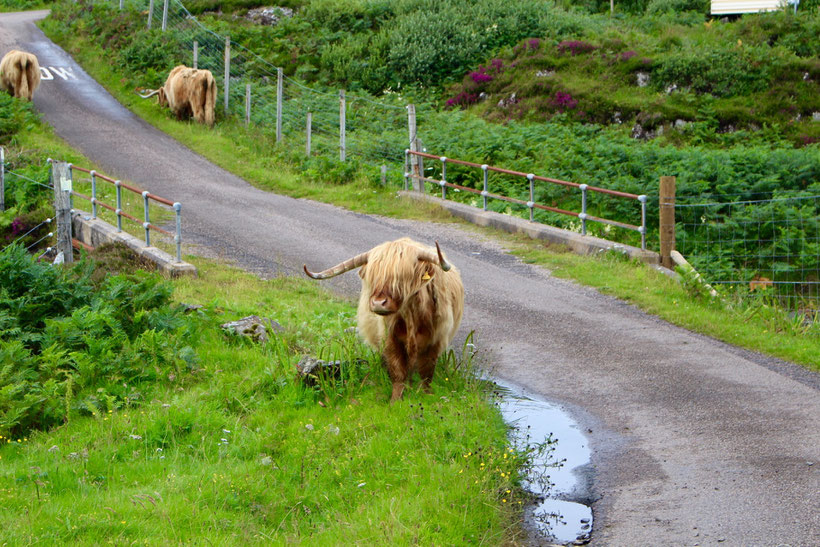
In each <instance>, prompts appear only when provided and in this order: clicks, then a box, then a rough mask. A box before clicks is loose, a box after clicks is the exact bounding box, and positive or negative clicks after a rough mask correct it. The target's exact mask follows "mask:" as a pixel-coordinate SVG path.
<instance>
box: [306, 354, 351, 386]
mask: <svg viewBox="0 0 820 547" xmlns="http://www.w3.org/2000/svg"><path fill="white" fill-rule="evenodd" d="M365 363H367V361H366V360H365V359H356V360H354V361H353V364H355V365H363V364H365ZM349 364H350V361H325V360H323V359H316V358H315V357H311V356H310V355H305V356H304V357H302V358H301V359H300V360H299V362H298V363H296V372H297V374H298V375H299V379H300V380H302V382H303V383H304V384H305V385H308V386H315V385H316V383H317V381H318V379H319V378H337V379H338V378H339V377H340V376H341V372H342V367H344V366H348V365H349Z"/></svg>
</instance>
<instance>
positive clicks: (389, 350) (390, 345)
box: [383, 337, 407, 403]
mask: <svg viewBox="0 0 820 547" xmlns="http://www.w3.org/2000/svg"><path fill="white" fill-rule="evenodd" d="M383 357H384V361H385V364H386V365H387V374H388V375H389V376H390V381H391V382H392V383H393V393H392V394H391V395H390V402H391V403H393V402H395V401H397V400H399V399H401V396H402V394H403V393H404V386H405V385H406V384H407V352H406V351H405V349H404V346H403V345H402V344H401V343H400V342H399V341H398V340H396V339H395V338H394V337H390V338H388V340H387V343H386V344H385V346H384V355H383Z"/></svg>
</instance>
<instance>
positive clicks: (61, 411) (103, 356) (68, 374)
mask: <svg viewBox="0 0 820 547" xmlns="http://www.w3.org/2000/svg"><path fill="white" fill-rule="evenodd" d="M92 270H93V264H91V263H90V262H88V261H82V262H80V263H78V264H77V265H76V266H74V267H73V268H72V269H66V270H64V269H61V268H55V267H53V266H51V265H50V264H47V263H40V262H36V261H35V260H34V259H32V258H31V257H30V256H29V255H27V254H26V252H25V250H24V249H23V248H22V247H20V246H19V245H11V246H8V247H6V248H5V249H3V250H2V251H0V386H2V387H0V434H1V435H3V436H4V437H9V435H17V436H19V435H22V434H25V433H26V432H27V431H29V430H31V429H47V428H49V427H52V426H55V425H58V424H60V423H63V422H64V421H66V420H68V419H69V416H70V415H71V414H72V413H73V412H82V413H89V414H95V415H97V414H99V413H100V412H103V411H105V410H111V409H113V408H115V407H118V406H122V405H125V404H128V401H129V400H130V401H134V400H137V399H138V398H140V397H141V396H142V395H141V394H140V391H139V390H141V389H147V388H149V386H146V385H144V382H147V381H151V382H156V381H168V379H169V378H175V377H176V376H178V375H179V374H181V373H182V372H184V371H186V370H190V369H191V368H192V367H193V366H194V365H195V355H194V353H193V350H192V349H191V345H190V343H191V341H192V339H193V337H194V336H195V334H196V329H195V328H194V327H193V322H194V321H195V320H194V319H191V318H187V317H185V316H183V315H182V314H181V312H180V311H179V310H178V309H176V308H173V307H172V306H171V302H170V296H171V288H170V285H169V284H167V283H166V282H164V281H162V280H161V278H160V277H158V276H156V275H148V274H145V273H144V272H142V273H140V272H137V273H135V274H132V275H117V276H113V277H108V278H107V279H105V281H103V283H102V284H101V285H100V286H99V287H96V286H94V284H93V283H92V282H91V278H90V276H91V272H92ZM169 375H170V376H169Z"/></svg>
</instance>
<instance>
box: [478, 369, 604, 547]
mask: <svg viewBox="0 0 820 547" xmlns="http://www.w3.org/2000/svg"><path fill="white" fill-rule="evenodd" d="M493 381H494V382H495V384H497V385H498V386H499V387H500V388H501V390H499V393H500V395H501V397H500V400H499V408H500V410H501V413H502V415H503V416H504V419H505V421H506V422H507V423H508V424H510V425H511V426H513V427H514V430H513V434H512V435H511V438H512V441H513V443H514V444H515V446H516V448H518V449H519V450H529V451H531V452H532V453H533V458H532V459H533V461H532V464H531V466H530V469H529V470H528V473H527V479H526V480H525V481H524V484H523V486H524V488H526V489H527V490H529V491H530V492H532V493H533V494H534V495H535V496H536V497H537V498H538V499H539V501H538V503H537V505H536V506H535V507H534V508H533V509H532V510H531V512H530V519H531V524H532V525H533V526H534V527H535V528H536V529H537V530H538V532H539V533H540V534H541V535H542V536H544V537H548V538H551V541H554V542H556V543H563V544H567V543H575V542H578V543H579V544H580V543H584V542H586V541H588V540H589V537H590V533H591V531H592V509H591V508H590V507H588V506H587V505H584V504H582V503H576V502H573V501H567V499H572V498H578V497H588V496H586V493H585V492H582V490H583V489H584V486H583V485H582V484H581V481H580V479H579V477H578V474H577V472H578V470H579V469H580V468H581V467H582V466H585V465H588V464H589V463H590V449H589V446H588V445H587V439H586V437H585V436H584V435H583V433H581V431H580V429H579V427H578V425H577V424H576V423H575V422H573V421H572V419H571V418H570V417H569V416H568V415H567V414H566V412H564V411H563V410H562V409H561V408H559V407H558V406H556V405H553V404H550V403H548V402H546V401H543V400H539V399H537V398H536V397H534V396H532V395H525V394H524V390H523V389H521V388H520V387H518V386H515V385H513V384H510V383H506V382H504V381H500V380H496V379H494V380H493ZM559 498H561V499H559Z"/></svg>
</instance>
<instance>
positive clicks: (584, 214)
mask: <svg viewBox="0 0 820 547" xmlns="http://www.w3.org/2000/svg"><path fill="white" fill-rule="evenodd" d="M578 188H580V189H581V213H580V214H579V215H578V218H580V219H581V235H582V236H585V235H587V188H588V186H587V185H586V184H581V185H580V186H578Z"/></svg>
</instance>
